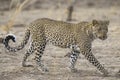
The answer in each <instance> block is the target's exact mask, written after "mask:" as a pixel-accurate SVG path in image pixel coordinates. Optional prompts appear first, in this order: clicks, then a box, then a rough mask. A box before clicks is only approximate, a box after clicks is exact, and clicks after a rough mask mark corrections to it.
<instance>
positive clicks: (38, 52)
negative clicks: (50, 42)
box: [35, 42, 48, 72]
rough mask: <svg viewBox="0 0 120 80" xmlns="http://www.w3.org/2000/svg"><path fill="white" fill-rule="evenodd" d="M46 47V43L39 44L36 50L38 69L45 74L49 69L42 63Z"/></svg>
mask: <svg viewBox="0 0 120 80" xmlns="http://www.w3.org/2000/svg"><path fill="white" fill-rule="evenodd" d="M45 46H46V43H45V42H43V43H39V46H38V47H37V48H36V51H35V54H36V56H35V61H36V63H37V65H38V69H40V70H42V71H44V72H48V69H47V68H46V67H45V65H44V64H43V63H42V61H41V58H42V55H43V52H44V49H45Z"/></svg>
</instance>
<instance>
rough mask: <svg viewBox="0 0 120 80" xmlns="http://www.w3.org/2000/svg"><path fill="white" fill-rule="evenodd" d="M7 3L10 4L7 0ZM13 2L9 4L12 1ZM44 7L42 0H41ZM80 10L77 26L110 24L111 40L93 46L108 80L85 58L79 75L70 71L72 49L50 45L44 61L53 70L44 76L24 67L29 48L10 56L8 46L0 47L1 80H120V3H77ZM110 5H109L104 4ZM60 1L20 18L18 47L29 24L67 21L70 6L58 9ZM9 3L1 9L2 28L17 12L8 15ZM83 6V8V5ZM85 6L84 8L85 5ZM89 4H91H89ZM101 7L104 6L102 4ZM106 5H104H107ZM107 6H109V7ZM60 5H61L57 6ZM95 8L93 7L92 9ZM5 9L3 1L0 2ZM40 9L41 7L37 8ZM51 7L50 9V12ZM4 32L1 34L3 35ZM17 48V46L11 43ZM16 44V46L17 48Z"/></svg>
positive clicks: (15, 31) (32, 8) (100, 0)
mask: <svg viewBox="0 0 120 80" xmlns="http://www.w3.org/2000/svg"><path fill="white" fill-rule="evenodd" d="M4 1H7V0H3V2H4ZM8 1H9V0H8ZM37 1H38V2H39V3H40V2H41V3H42V0H37ZM77 1H78V2H77V3H76V5H77V6H75V10H74V13H73V19H74V21H72V22H74V23H77V22H79V21H91V20H92V19H102V20H104V19H105V20H106V19H107V20H110V25H109V32H108V39H107V40H105V41H101V40H98V39H97V40H95V41H94V42H93V46H92V47H93V50H92V51H93V53H94V55H95V56H96V58H97V59H98V60H99V61H100V63H101V64H103V65H104V66H105V68H106V69H107V70H108V71H109V73H110V75H109V76H108V77H104V76H102V74H101V73H100V72H99V71H98V70H97V69H96V68H95V67H94V66H92V65H91V64H90V63H89V62H88V61H87V60H86V59H85V58H84V56H83V55H81V54H80V58H79V59H78V61H77V65H76V68H77V69H78V71H77V72H76V73H72V72H70V70H69V69H68V66H69V58H67V57H64V55H65V54H66V53H67V52H69V49H62V48H58V47H55V46H53V45H47V47H46V50H45V52H44V55H43V58H42V60H43V61H44V63H45V64H46V65H47V67H48V68H49V72H47V73H44V72H42V71H39V70H37V69H36V67H22V66H21V62H22V59H23V56H24V53H25V50H26V49H27V48H28V46H29V44H27V45H26V47H25V48H24V49H23V50H21V51H19V52H16V53H12V52H8V51H7V50H6V49H5V48H4V46H3V45H2V44H1V45H0V80H120V76H117V75H116V73H117V72H118V71H119V70H120V42H119V41H120V7H119V6H120V5H119V4H120V1H119V0H116V2H115V1H114V0H85V1H84V0H77ZM104 1H106V2H104ZM55 2H56V3H57V2H60V0H58V1H57V0H53V3H52V0H51V2H50V0H43V3H42V5H43V6H42V7H41V6H39V4H38V3H37V2H36V3H34V4H31V5H33V6H31V5H29V7H26V9H24V11H22V12H21V13H20V14H19V15H18V17H17V18H16V21H15V24H14V27H13V28H12V29H11V33H13V34H15V35H16V36H17V42H16V44H19V42H20V41H21V40H22V37H23V35H24V30H25V26H23V25H26V24H29V23H30V22H32V21H33V20H35V19H38V18H45V17H46V18H51V19H55V20H63V21H65V20H66V16H67V14H66V8H67V7H66V6H67V5H68V4H67V5H65V3H67V1H66V2H65V3H64V0H61V3H64V4H63V6H62V5H61V7H60V5H59V7H54V6H56V5H54V3H55ZM8 3H9V2H7V3H5V2H4V6H5V5H6V6H5V7H1V8H0V10H1V11H0V25H3V24H5V23H7V21H8V20H9V18H10V15H11V14H12V13H13V11H12V10H11V11H8V9H7V8H8V7H7V6H8ZM49 3H50V4H49ZM79 3H80V4H79ZM82 3H83V4H82ZM88 3H89V4H88ZM99 3H100V4H99ZM103 3H104V4H103ZM105 3H106V5H105ZM57 4H58V3H57ZM91 5H92V6H91ZM0 6H2V0H0ZM35 6H37V7H35ZM46 6H47V8H46ZM2 33H4V31H1V34H2ZM11 44H13V43H11ZM16 44H14V45H16ZM28 63H30V64H34V65H35V62H34V54H33V55H31V56H30V58H29V59H28Z"/></svg>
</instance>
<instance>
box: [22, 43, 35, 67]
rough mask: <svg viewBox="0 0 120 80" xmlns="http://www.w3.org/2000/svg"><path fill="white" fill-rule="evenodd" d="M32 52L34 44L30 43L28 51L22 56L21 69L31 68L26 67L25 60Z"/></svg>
mask: <svg viewBox="0 0 120 80" xmlns="http://www.w3.org/2000/svg"><path fill="white" fill-rule="evenodd" d="M33 52H34V43H33V42H31V45H30V47H29V49H28V50H27V51H26V53H25V55H24V58H23V61H22V66H23V67H30V66H32V65H27V64H26V60H27V58H28V57H29V56H30V55H31V54H32V53H33Z"/></svg>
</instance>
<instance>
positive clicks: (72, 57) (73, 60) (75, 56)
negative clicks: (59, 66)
mask: <svg viewBox="0 0 120 80" xmlns="http://www.w3.org/2000/svg"><path fill="white" fill-rule="evenodd" d="M70 49H71V50H72V51H71V55H70V66H69V68H70V69H71V71H72V72H76V71H77V69H75V64H76V61H77V59H78V56H79V54H80V51H79V47H78V46H77V45H72V46H71V47H70Z"/></svg>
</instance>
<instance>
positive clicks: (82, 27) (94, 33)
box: [5, 18, 109, 75]
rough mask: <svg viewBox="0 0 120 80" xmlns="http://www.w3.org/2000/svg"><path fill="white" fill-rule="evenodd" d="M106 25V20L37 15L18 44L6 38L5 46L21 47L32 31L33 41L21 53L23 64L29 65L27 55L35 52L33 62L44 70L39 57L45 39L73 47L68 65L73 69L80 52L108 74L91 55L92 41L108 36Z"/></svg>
mask: <svg viewBox="0 0 120 80" xmlns="http://www.w3.org/2000/svg"><path fill="white" fill-rule="evenodd" d="M108 25H109V21H107V20H93V21H92V22H80V23H77V24H73V23H66V22H63V21H56V20H51V19H47V18H43V19H38V20H35V21H33V22H32V23H30V24H29V25H28V27H27V30H26V33H25V37H24V39H23V41H22V42H21V44H20V45H18V46H16V47H11V46H10V45H9V44H8V42H6V43H5V47H6V48H7V49H8V50H9V51H12V52H16V51H18V50H21V49H22V48H23V47H24V46H25V44H26V43H27V42H28V39H29V37H30V35H31V39H32V41H31V44H30V47H29V49H28V50H27V51H26V54H25V56H24V59H23V62H22V65H23V66H28V65H27V64H26V59H27V58H28V56H29V55H30V54H32V53H35V54H36V56H35V60H36V63H37V64H38V66H39V67H40V68H41V69H42V70H43V71H47V69H46V68H45V66H44V65H43V63H42V62H41V57H42V55H43V51H44V49H45V46H46V43H52V44H53V45H55V46H59V47H62V48H70V49H71V50H72V51H71V55H70V69H71V70H72V71H74V70H75V68H74V67H75V63H76V61H77V58H78V56H79V54H80V53H82V54H83V55H84V56H85V57H86V59H87V60H88V61H89V62H90V63H92V64H93V65H94V66H95V67H97V69H98V70H99V71H100V72H102V73H103V74H104V75H107V74H108V71H107V70H106V69H105V68H104V67H103V66H102V65H101V64H100V62H99V61H98V60H97V59H96V58H95V56H94V55H93V53H92V51H91V49H92V48H91V45H92V42H93V41H94V40H95V39H96V38H99V39H101V40H105V39H107V32H108Z"/></svg>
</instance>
